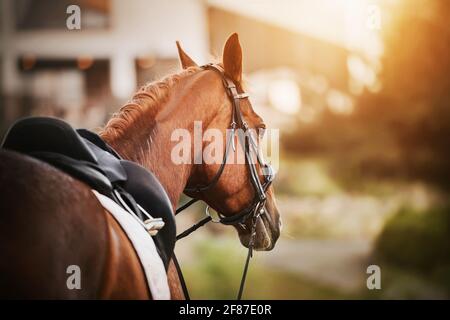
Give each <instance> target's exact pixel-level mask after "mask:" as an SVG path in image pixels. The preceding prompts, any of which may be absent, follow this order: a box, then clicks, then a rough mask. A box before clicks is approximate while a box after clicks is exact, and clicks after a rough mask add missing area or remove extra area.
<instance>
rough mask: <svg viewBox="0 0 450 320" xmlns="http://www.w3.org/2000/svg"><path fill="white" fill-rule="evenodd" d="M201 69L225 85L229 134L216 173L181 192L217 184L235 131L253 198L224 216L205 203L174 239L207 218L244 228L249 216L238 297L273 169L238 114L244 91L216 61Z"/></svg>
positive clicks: (186, 294)
mask: <svg viewBox="0 0 450 320" xmlns="http://www.w3.org/2000/svg"><path fill="white" fill-rule="evenodd" d="M202 69H204V70H213V71H215V72H217V73H218V74H219V75H220V77H221V78H222V83H223V85H224V87H225V91H226V93H227V96H228V98H229V99H230V101H231V104H232V113H231V122H230V127H229V129H230V133H231V134H229V135H228V137H227V142H226V145H225V152H224V156H223V159H222V163H221V165H220V167H219V170H218V171H217V172H216V174H215V175H214V177H213V178H212V179H211V181H210V182H208V183H207V184H199V185H196V186H194V187H189V186H188V187H186V188H185V189H184V192H186V193H190V194H199V193H201V192H205V191H208V190H210V189H212V188H213V187H214V186H215V185H216V184H217V182H218V181H219V179H220V177H221V175H222V173H223V170H224V169H225V165H226V163H227V159H228V154H229V151H230V148H233V151H236V146H235V142H234V141H235V139H234V137H235V135H237V136H238V139H239V142H240V144H241V146H242V147H243V151H244V154H245V160H246V164H247V166H248V168H249V172H250V182H251V184H252V186H253V189H254V193H255V195H254V198H253V200H252V202H251V203H250V205H248V206H247V207H246V208H244V209H242V210H241V211H239V212H237V213H235V214H233V215H230V216H224V215H223V214H221V213H218V219H213V218H212V217H211V214H210V212H209V208H210V207H209V206H207V207H206V215H207V216H206V217H205V218H204V219H202V220H200V221H199V222H198V223H196V224H194V225H193V226H192V227H190V228H188V229H187V230H185V231H184V232H182V233H181V234H179V235H178V236H177V240H180V239H182V238H184V237H186V236H188V235H189V234H191V233H192V232H194V231H195V230H197V229H198V228H200V227H201V226H203V225H205V224H206V223H208V222H210V221H213V222H218V223H222V224H225V225H240V226H241V227H243V228H245V222H246V221H248V220H249V219H251V223H252V224H251V233H250V240H249V244H248V254H247V259H246V263H245V267H244V272H243V275H242V280H241V285H240V288H239V293H238V300H240V299H241V297H242V292H243V289H244V284H245V279H246V276H247V270H248V265H249V261H250V258H251V257H252V255H253V246H254V241H255V236H256V224H257V222H258V219H259V218H260V217H261V216H262V215H266V216H267V218H268V219H269V220H270V216H269V215H268V214H267V212H266V210H265V204H266V199H267V197H266V191H267V189H268V188H269V186H270V185H271V183H272V181H273V178H274V173H273V169H272V167H271V166H270V164H267V163H265V161H264V160H263V159H262V157H261V156H260V154H259V152H258V147H257V145H256V142H255V140H254V139H253V137H252V135H251V134H250V132H249V129H250V128H249V126H248V124H247V122H246V121H245V119H244V117H243V115H242V111H241V107H240V102H241V99H246V98H248V94H246V93H239V92H238V91H237V88H236V85H235V84H234V82H233V81H232V80H231V79H230V78H229V77H228V76H227V75H226V74H225V71H224V69H223V68H222V67H221V66H219V65H217V64H207V65H204V66H202ZM252 153H254V154H255V155H256V160H257V162H258V164H259V165H260V167H261V169H262V171H263V174H264V181H263V182H261V180H260V178H259V174H258V170H257V168H256V164H255V161H254V160H253V159H252ZM198 200H199V199H197V198H193V199H192V200H190V201H188V202H187V203H186V204H184V205H183V206H181V207H180V208H178V209H177V210H176V212H175V214H178V213H180V212H181V211H183V210H184V209H186V208H188V207H189V206H191V205H192V204H194V203H195V202H197V201H198ZM174 262H175V266H176V267H177V271H178V275H179V278H180V281H181V285H182V288H183V292H184V295H185V297H186V298H187V299H189V293H188V290H187V287H186V284H185V282H184V278H183V275H182V273H181V269H180V267H179V265H178V262H177V260H176V258H175V255H174Z"/></svg>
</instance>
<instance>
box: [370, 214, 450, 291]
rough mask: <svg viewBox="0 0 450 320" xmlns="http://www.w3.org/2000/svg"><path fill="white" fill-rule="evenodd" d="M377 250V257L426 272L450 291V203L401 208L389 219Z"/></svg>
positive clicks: (423, 273)
mask: <svg viewBox="0 0 450 320" xmlns="http://www.w3.org/2000/svg"><path fill="white" fill-rule="evenodd" d="M374 252H375V254H374V255H375V257H376V259H380V260H381V261H383V262H385V263H386V264H388V265H391V266H394V267H396V268H401V269H404V270H407V271H409V272H416V273H419V274H422V275H423V276H425V277H427V278H428V279H429V280H431V281H433V282H435V283H437V284H439V285H441V286H443V287H445V288H446V290H447V291H448V292H450V206H442V207H435V208H433V209H430V210H428V211H415V210H411V209H408V208H403V209H401V210H399V212H398V213H397V214H396V215H394V216H393V217H392V218H391V219H389V220H388V221H387V223H386V225H385V227H384V229H383V231H382V232H381V233H380V235H379V237H378V239H377V240H376V243H375V251H374Z"/></svg>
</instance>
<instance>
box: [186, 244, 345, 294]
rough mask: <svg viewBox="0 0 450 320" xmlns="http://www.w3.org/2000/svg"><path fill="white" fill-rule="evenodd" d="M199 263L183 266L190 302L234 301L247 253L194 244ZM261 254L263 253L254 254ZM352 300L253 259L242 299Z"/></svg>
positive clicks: (241, 249) (231, 248) (219, 245)
mask: <svg viewBox="0 0 450 320" xmlns="http://www.w3.org/2000/svg"><path fill="white" fill-rule="evenodd" d="M195 251H196V252H195V254H196V256H198V257H201V259H200V258H199V259H197V260H196V261H195V262H194V263H192V264H189V265H184V266H183V271H184V273H185V278H186V282H187V285H188V287H189V290H190V294H191V298H192V299H235V298H236V295H237V292H238V289H239V284H240V280H241V276H242V271H243V267H244V262H245V256H246V250H245V249H243V248H236V247H235V245H234V243H233V242H231V241H228V240H222V241H217V240H214V241H209V242H202V243H197V244H196V249H195ZM257 254H264V253H257ZM346 298H354V297H353V296H351V295H347V294H343V293H341V292H340V291H338V290H336V289H334V288H329V287H326V286H321V285H318V284H316V283H314V282H313V281H309V280H307V279H305V278H303V277H301V276H299V275H297V274H294V273H290V272H282V271H279V270H274V269H271V268H268V267H266V266H263V265H262V264H261V263H258V259H257V257H255V258H254V259H253V260H252V261H251V264H250V269H249V273H248V278H247V282H246V286H245V290H244V299H346Z"/></svg>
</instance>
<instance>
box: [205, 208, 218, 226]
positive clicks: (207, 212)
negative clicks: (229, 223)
mask: <svg viewBox="0 0 450 320" xmlns="http://www.w3.org/2000/svg"><path fill="white" fill-rule="evenodd" d="M209 208H210V207H209V206H208V205H207V206H206V209H205V213H206V215H207V216H208V217H210V218H211V222H214V223H220V213H219V212H217V218H215V219H214V217H213V216H212V215H211V213H210V212H209Z"/></svg>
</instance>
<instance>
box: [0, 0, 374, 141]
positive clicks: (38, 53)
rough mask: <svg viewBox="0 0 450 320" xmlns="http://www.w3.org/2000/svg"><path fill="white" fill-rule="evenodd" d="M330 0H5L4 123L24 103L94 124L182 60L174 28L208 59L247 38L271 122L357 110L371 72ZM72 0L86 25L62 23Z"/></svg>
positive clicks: (199, 57) (1, 17) (249, 61)
mask: <svg viewBox="0 0 450 320" xmlns="http://www.w3.org/2000/svg"><path fill="white" fill-rule="evenodd" d="M352 1H353V0H352ZM353 2H354V1H353ZM314 3H316V2H314ZM326 3H328V5H325V4H326ZM333 3H338V2H336V1H334V2H330V1H328V0H320V1H319V0H318V2H317V3H316V4H313V2H311V1H308V0H297V1H290V0H279V1H271V0H255V1H245V2H242V1H237V0H223V1H217V0H171V1H159V0H130V1H122V0H59V1H51V0H2V1H1V11H0V22H1V23H0V31H1V47H0V74H1V77H0V86H1V93H0V132H1V131H3V130H4V129H5V127H6V126H7V125H9V124H10V123H11V121H13V120H14V119H16V118H18V117H20V116H24V115H54V116H58V117H63V118H65V119H66V120H68V121H69V122H71V123H73V124H75V125H80V126H81V125H82V126H84V127H90V128H92V127H95V126H98V125H100V124H101V123H103V122H104V120H105V119H106V117H107V116H108V114H110V113H111V112H112V111H113V110H116V109H117V108H118V107H119V106H120V104H121V103H123V102H124V101H125V100H126V99H128V98H129V97H130V96H131V94H132V93H133V91H134V90H136V88H137V87H138V86H140V85H142V84H143V83H145V82H148V81H151V80H154V79H157V78H160V77H161V76H163V75H165V74H167V73H169V72H172V71H175V70H177V68H178V61H177V51H176V48H175V40H180V41H181V42H182V44H183V47H184V48H185V49H186V51H187V52H188V53H189V54H190V55H191V56H192V57H193V58H194V60H196V61H198V62H199V63H205V62H208V61H209V58H210V57H209V53H210V52H212V53H213V54H214V55H216V56H220V54H221V51H222V46H223V44H224V41H225V40H226V38H227V37H228V36H229V35H230V34H231V33H233V32H238V33H239V35H240V39H241V42H242V44H243V46H244V71H245V72H246V74H247V76H248V80H249V81H248V82H249V88H250V89H251V90H252V91H251V93H252V98H253V99H254V105H256V106H257V108H258V112H260V113H261V115H262V116H263V117H264V118H267V119H272V121H273V123H272V124H273V126H276V127H282V126H283V124H284V123H285V122H286V121H297V120H304V121H313V120H314V119H315V117H317V115H318V114H320V112H322V111H323V110H324V109H326V108H330V109H331V110H333V111H335V112H341V113H346V112H347V113H348V112H351V110H352V99H351V94H353V93H354V91H355V90H354V89H355V86H354V84H355V82H354V81H353V80H354V74H355V73H356V74H358V72H359V75H362V77H364V75H365V70H366V69H364V68H365V64H364V63H363V62H362V60H361V59H360V58H358V56H356V55H355V52H356V53H357V52H358V51H361V50H362V48H359V47H357V46H356V47H355V45H354V43H353V44H352V42H351V41H349V40H348V39H354V38H355V36H352V37H349V36H348V30H347V29H346V28H345V27H346V21H344V20H342V21H338V20H336V21H334V20H333V21H331V20H330V23H329V24H327V23H323V20H324V19H327V17H332V16H333V14H337V15H338V16H345V15H344V14H342V13H338V12H337V11H336V10H337V9H338V8H341V9H342V8H344V9H345V8H346V6H343V5H342V4H341V6H340V7H339V6H336V5H332V4H333ZM358 3H360V2H358ZM74 4H75V5H78V6H79V7H80V9H81V30H69V29H68V28H67V26H66V20H67V18H68V17H69V16H70V14H68V13H67V12H66V9H67V7H68V6H69V5H74ZM319 4H320V5H319ZM310 17H313V18H310ZM316 18H321V19H322V20H320V19H317V21H316ZM321 21H322V22H321ZM347 38H348V39H347ZM364 39H365V38H364ZM355 43H359V42H355ZM349 62H350V63H349ZM358 88H361V86H359V87H358V86H356V89H358ZM285 127H286V126H285Z"/></svg>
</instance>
